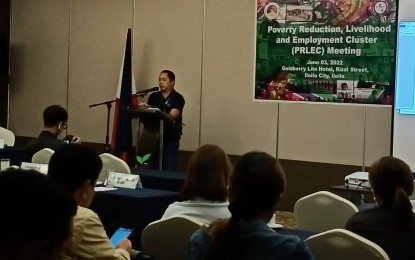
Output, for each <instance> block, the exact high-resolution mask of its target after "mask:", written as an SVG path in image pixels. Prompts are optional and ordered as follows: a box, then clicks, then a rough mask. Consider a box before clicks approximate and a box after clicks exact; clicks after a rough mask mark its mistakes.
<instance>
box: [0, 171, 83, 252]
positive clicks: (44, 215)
mask: <svg viewBox="0 0 415 260" xmlns="http://www.w3.org/2000/svg"><path fill="white" fill-rule="evenodd" d="M0 205H1V206H2V207H3V209H4V210H5V211H7V212H4V211H3V212H2V213H1V214H0V230H1V231H0V255H1V257H0V258H1V259H57V256H58V255H59V254H60V253H62V252H60V251H61V250H62V247H63V245H64V243H65V241H66V240H67V239H68V238H69V237H70V236H71V230H72V217H73V216H75V214H76V210H77V206H76V203H75V201H74V199H73V198H72V197H71V196H70V195H69V194H68V193H67V192H64V191H62V189H61V188H60V187H59V186H58V185H56V183H54V182H53V181H52V180H50V178H48V177H47V176H45V175H43V174H41V173H39V172H36V171H33V170H22V169H13V168H10V169H8V170H5V171H2V172H1V173H0Z"/></svg>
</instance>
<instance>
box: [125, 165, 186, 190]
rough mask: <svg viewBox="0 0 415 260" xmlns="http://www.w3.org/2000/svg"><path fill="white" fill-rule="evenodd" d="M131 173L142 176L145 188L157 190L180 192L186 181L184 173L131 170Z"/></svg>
mask: <svg viewBox="0 0 415 260" xmlns="http://www.w3.org/2000/svg"><path fill="white" fill-rule="evenodd" d="M131 173H132V174H137V175H140V180H141V183H142V185H143V187H144V188H150V189H157V190H168V191H175V192H180V190H181V188H182V186H183V182H184V179H185V173H184V172H175V171H159V170H149V169H136V168H131Z"/></svg>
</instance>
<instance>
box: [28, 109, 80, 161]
mask: <svg viewBox="0 0 415 260" xmlns="http://www.w3.org/2000/svg"><path fill="white" fill-rule="evenodd" d="M67 121H68V112H67V111H66V110H65V109H64V108H63V107H61V106H58V105H52V106H49V107H47V108H46V109H45V110H44V111H43V125H44V128H43V130H42V132H40V134H39V136H38V137H37V138H36V139H34V140H32V141H30V142H29V143H28V145H27V147H26V155H25V157H26V158H25V161H27V162H31V160H32V156H33V155H34V154H35V153H36V152H38V151H40V150H42V149H44V148H50V149H52V150H56V149H58V148H59V147H61V146H63V145H65V144H66V143H77V144H78V143H81V139H80V138H79V137H75V136H72V135H67V136H66V137H65V138H64V140H61V139H59V138H58V136H60V135H61V134H62V132H63V131H65V130H66V128H67Z"/></svg>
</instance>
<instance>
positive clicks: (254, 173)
mask: <svg viewBox="0 0 415 260" xmlns="http://www.w3.org/2000/svg"><path fill="white" fill-rule="evenodd" d="M284 190H285V175H284V171H283V170H282V168H281V166H280V165H279V164H278V162H277V160H276V159H275V158H274V157H272V156H271V155H269V154H267V153H264V152H249V153H247V154H245V155H243V156H242V157H241V158H240V160H239V161H238V162H237V164H236V165H235V168H234V171H233V174H232V176H231V179H230V183H229V203H230V205H229V210H230V212H231V214H232V218H238V219H244V220H251V219H254V218H256V217H257V216H258V215H260V214H261V213H263V212H264V211H267V210H269V209H275V207H276V205H277V202H278V199H279V198H280V197H281V195H282V194H283V193H284ZM274 211H275V210H274Z"/></svg>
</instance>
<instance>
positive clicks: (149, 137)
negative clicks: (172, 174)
mask: <svg viewBox="0 0 415 260" xmlns="http://www.w3.org/2000/svg"><path fill="white" fill-rule="evenodd" d="M127 111H128V112H129V114H130V115H131V117H132V118H137V119H138V120H139V121H138V122H139V124H138V128H137V149H136V155H137V156H143V155H145V154H151V156H152V157H153V158H154V157H155V155H156V154H155V153H156V151H157V146H158V147H159V149H158V150H159V162H158V166H159V170H160V171H161V170H163V135H164V133H163V130H164V123H168V124H171V123H174V118H173V117H172V116H171V115H170V114H166V113H164V112H163V111H161V110H160V109H159V108H154V107H144V106H142V107H139V108H128V109H127Z"/></svg>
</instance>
